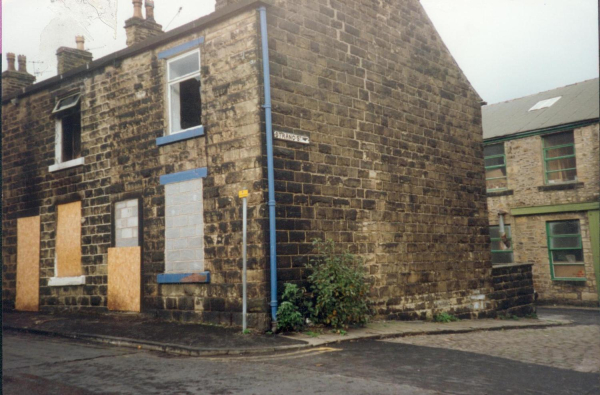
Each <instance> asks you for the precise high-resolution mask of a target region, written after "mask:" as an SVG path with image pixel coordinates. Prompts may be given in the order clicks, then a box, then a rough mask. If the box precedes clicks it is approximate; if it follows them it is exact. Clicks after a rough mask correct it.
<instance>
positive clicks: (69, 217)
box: [55, 202, 82, 277]
mask: <svg viewBox="0 0 600 395" xmlns="http://www.w3.org/2000/svg"><path fill="white" fill-rule="evenodd" d="M57 212H58V214H57V215H58V223H57V226H56V273H55V276H56V277H75V276H81V274H82V273H81V202H73V203H68V204H61V205H59V206H58V207H57Z"/></svg>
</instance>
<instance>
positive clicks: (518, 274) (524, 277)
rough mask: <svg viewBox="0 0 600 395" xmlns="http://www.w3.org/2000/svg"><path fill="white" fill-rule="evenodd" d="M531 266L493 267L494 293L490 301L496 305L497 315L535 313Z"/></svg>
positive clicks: (527, 264)
mask: <svg viewBox="0 0 600 395" xmlns="http://www.w3.org/2000/svg"><path fill="white" fill-rule="evenodd" d="M531 266H532V265H531V264H529V263H525V264H507V265H498V266H494V268H493V269H492V281H493V283H494V292H493V293H492V294H491V295H490V299H492V300H494V301H495V303H496V311H497V313H498V315H503V316H512V315H516V316H524V315H527V314H532V313H535V305H534V303H535V294H534V287H533V272H532V270H531Z"/></svg>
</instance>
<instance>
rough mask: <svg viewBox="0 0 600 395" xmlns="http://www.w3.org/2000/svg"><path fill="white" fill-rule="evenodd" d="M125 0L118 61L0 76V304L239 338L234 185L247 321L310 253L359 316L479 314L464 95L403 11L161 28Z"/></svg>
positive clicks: (470, 138)
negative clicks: (320, 249) (39, 75)
mask: <svg viewBox="0 0 600 395" xmlns="http://www.w3.org/2000/svg"><path fill="white" fill-rule="evenodd" d="M133 3H134V10H135V11H134V16H133V17H132V18H131V19H129V20H128V21H126V25H125V27H126V29H127V45H128V46H127V48H125V49H123V50H121V51H118V52H116V53H113V54H111V55H108V56H105V57H103V58H101V59H97V60H92V58H91V54H90V53H89V52H87V51H85V50H84V47H83V45H79V46H78V49H64V50H59V52H58V56H59V64H62V65H64V67H65V69H62V70H61V73H62V74H60V75H58V76H56V77H53V78H50V79H48V80H45V81H42V82H39V83H37V84H33V85H31V84H30V83H29V84H26V85H18V86H15V87H14V88H13V85H11V84H9V83H8V81H13V80H14V81H16V80H17V78H16V77H15V76H13V75H12V74H10V73H15V71H14V70H13V71H7V72H6V73H9V74H6V75H5V74H3V87H6V90H5V91H4V92H3V98H2V106H3V112H2V139H3V168H2V172H3V173H2V175H3V179H4V185H3V227H4V233H3V269H4V270H3V295H2V296H3V303H4V306H5V307H8V308H12V307H14V306H15V303H16V308H17V309H21V310H28V309H29V310H37V309H42V310H52V309H71V310H79V309H87V310H96V311H105V310H107V309H109V310H132V311H142V312H146V313H151V312H154V313H156V314H158V315H160V316H162V317H165V318H173V319H181V320H188V321H190V320H199V321H206V322H213V323H221V324H239V323H240V322H241V310H242V306H241V301H242V298H241V291H242V271H241V267H242V253H241V251H242V233H241V229H242V220H241V206H242V201H241V199H240V198H239V197H238V192H239V191H240V190H248V191H249V196H248V210H249V211H248V243H249V245H248V303H249V305H248V311H249V325H250V326H253V327H261V328H264V327H267V326H268V325H269V324H270V322H271V318H272V313H273V311H274V309H275V308H276V290H277V286H279V287H280V288H281V286H282V284H283V283H285V282H289V281H296V282H299V281H303V279H304V278H305V275H306V269H305V264H306V263H307V261H308V259H309V256H310V255H311V254H312V253H313V250H312V245H311V241H312V240H313V239H315V238H321V239H332V240H334V241H336V242H337V243H338V244H339V245H340V247H342V248H348V249H350V251H352V252H354V253H356V254H358V255H360V256H361V257H363V258H364V260H365V262H366V265H367V268H368V272H369V281H370V282H371V295H370V299H371V301H372V302H373V305H374V307H375V309H376V311H377V313H378V314H379V315H381V316H386V317H389V318H425V317H431V315H432V314H435V313H437V312H440V311H449V312H452V313H454V314H457V315H460V316H463V317H477V316H487V315H493V314H495V313H494V307H495V302H494V300H493V299H495V297H494V298H492V297H491V296H490V295H491V293H492V292H493V290H494V288H493V285H492V278H491V274H492V267H491V264H490V252H489V239H488V236H487V231H488V218H487V212H486V200H485V199H486V197H485V180H484V175H483V171H482V169H483V153H482V130H481V104H480V103H481V99H480V97H479V96H478V95H477V93H476V92H475V91H474V90H473V88H472V86H471V85H470V84H469V82H468V81H467V79H466V78H465V76H464V75H463V73H462V71H461V70H460V68H459V67H458V66H457V64H456V62H455V61H454V59H453V58H452V56H451V55H450V53H449V51H448V49H447V48H446V47H445V46H444V44H443V42H442V40H441V39H440V37H439V35H438V34H437V32H436V30H435V28H434V27H433V25H432V23H431V21H430V20H429V18H428V17H427V15H426V14H425V12H424V10H423V8H422V7H421V5H420V4H419V2H418V1H417V0H383V1H373V0H346V1H337V0H325V1H324V0H319V1H318V0H305V1H301V2H290V1H279V0H271V1H257V0H240V1H231V0H229V1H226V0H217V3H216V11H215V12H214V13H212V14H210V15H207V16H205V17H202V18H199V19H198V20H196V21H194V22H191V23H189V24H187V25H184V26H181V27H179V28H177V29H174V30H172V31H169V32H162V30H161V29H162V28H161V26H160V25H159V24H158V23H157V22H156V21H155V20H154V17H155V16H154V14H153V7H152V2H150V1H146V18H145V19H144V17H143V12H142V4H141V0H134V1H133ZM156 18H157V19H160V16H159V15H156ZM265 21H266V23H265ZM267 31H268V33H267ZM267 48H268V50H267ZM61 56H62V57H68V58H67V59H63V60H62V61H61V60H60V59H61ZM264 59H270V61H264ZM9 61H10V58H9ZM267 66H268V67H267ZM23 73H25V70H22V71H21V74H23ZM19 75H20V74H19ZM23 75H24V74H23ZM20 78H21V80H22V79H23V78H22V77H20ZM27 78H29V77H27ZM21 80H19V81H21ZM273 135H274V140H273ZM271 268H276V270H271ZM273 291H275V292H273Z"/></svg>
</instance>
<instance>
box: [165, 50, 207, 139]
mask: <svg viewBox="0 0 600 395" xmlns="http://www.w3.org/2000/svg"><path fill="white" fill-rule="evenodd" d="M167 74H168V77H167V79H168V82H167V83H168V87H167V89H168V100H169V130H170V134H175V133H180V132H184V131H187V130H190V129H192V128H195V127H198V126H200V125H202V120H201V119H202V117H201V100H200V51H199V50H195V51H192V52H187V53H185V54H183V55H180V56H177V57H174V58H172V59H169V60H168V61H167Z"/></svg>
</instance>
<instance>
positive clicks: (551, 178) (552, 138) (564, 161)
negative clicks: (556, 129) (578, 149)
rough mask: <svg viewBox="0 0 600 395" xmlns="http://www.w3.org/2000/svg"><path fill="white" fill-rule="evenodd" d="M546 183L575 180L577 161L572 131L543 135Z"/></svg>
mask: <svg viewBox="0 0 600 395" xmlns="http://www.w3.org/2000/svg"><path fill="white" fill-rule="evenodd" d="M543 140H544V167H545V175H546V177H545V178H546V184H559V183H563V182H569V181H577V162H576V159H575V141H574V139H573V132H572V131H570V132H564V133H557V134H551V135H549V136H544V137H543Z"/></svg>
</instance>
